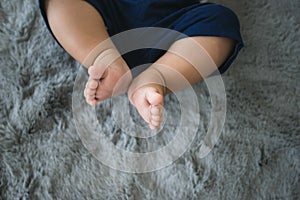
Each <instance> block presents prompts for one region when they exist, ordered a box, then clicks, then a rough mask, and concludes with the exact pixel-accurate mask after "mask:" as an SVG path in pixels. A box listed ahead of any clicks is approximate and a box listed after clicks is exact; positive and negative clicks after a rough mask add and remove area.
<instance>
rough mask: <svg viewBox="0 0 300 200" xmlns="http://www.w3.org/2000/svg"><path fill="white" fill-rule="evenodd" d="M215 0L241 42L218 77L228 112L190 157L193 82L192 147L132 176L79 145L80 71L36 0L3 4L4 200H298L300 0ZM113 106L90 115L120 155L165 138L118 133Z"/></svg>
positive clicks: (175, 109)
mask: <svg viewBox="0 0 300 200" xmlns="http://www.w3.org/2000/svg"><path fill="white" fill-rule="evenodd" d="M217 3H221V4H223V5H226V6H228V7H229V8H231V9H233V10H234V11H235V12H236V13H237V15H238V16H239V18H240V22H241V27H242V34H243V37H244V40H245V48H244V49H243V50H242V52H241V54H240V55H239V57H238V59H237V60H236V61H235V62H234V64H233V65H232V67H231V68H230V69H229V71H228V72H226V73H225V74H224V76H223V80H224V83H225V87H226V92H227V117H226V123H225V126H224V130H223V132H222V135H221V137H220V140H219V142H218V144H217V145H216V146H215V148H214V149H213V150H212V152H211V153H210V154H209V155H208V156H207V157H205V158H203V159H200V158H199V157H198V156H197V153H196V152H197V149H198V147H199V145H198V142H199V141H200V139H201V137H202V136H201V135H203V134H201V133H203V132H205V130H206V128H207V124H208V122H209V118H210V107H211V105H210V100H209V93H208V92H207V88H206V85H205V83H199V84H197V85H195V86H194V89H195V91H196V93H197V95H198V99H199V104H200V115H201V123H200V126H199V130H198V133H199V134H198V136H197V137H196V139H195V142H194V143H193V144H192V145H191V147H190V149H189V150H188V151H187V152H186V153H185V154H184V155H183V156H182V157H181V158H179V159H178V160H177V161H175V162H174V163H173V164H172V165H170V166H168V167H166V168H163V169H161V170H158V171H155V172H149V173H144V174H130V173H124V172H120V171H117V170H114V169H111V168H109V167H107V166H105V165H103V164H102V163H101V162H100V161H98V160H97V159H95V158H94V157H93V156H92V155H91V154H90V152H89V151H88V150H87V149H86V148H85V147H84V145H83V144H82V142H81V140H80V138H79V135H78V134H77V132H76V128H75V125H74V121H73V114H72V91H73V85H74V81H75V78H76V75H77V72H78V69H79V67H80V65H79V64H78V63H77V62H76V61H74V60H73V59H72V58H71V57H70V56H69V55H68V54H67V53H65V52H64V51H63V50H62V49H61V48H60V47H59V46H58V45H57V44H56V43H55V41H54V40H53V38H52V37H51V35H50V34H49V32H48V31H47V29H46V26H45V24H44V23H43V21H42V18H41V16H40V13H39V9H38V4H37V1H36V0H23V1H20V0H1V1H0V96H1V98H0V199H299V198H300V190H299V188H300V134H299V133H300V124H299V117H300V116H299V113H300V112H299V106H300V103H299V102H300V85H299V82H300V67H299V66H300V62H299V55H300V47H299V38H300V29H299V28H300V25H299V24H300V21H299V19H300V12H299V9H300V1H298V0H289V1H280V0H252V1H238V0H233V1H217ZM109 105H110V104H109V102H104V103H102V104H100V105H99V106H97V109H96V111H97V115H98V119H99V121H100V126H102V127H103V130H104V131H105V134H106V135H107V137H108V138H110V140H111V141H112V142H113V143H114V144H115V145H117V146H118V147H119V148H123V149H126V150H128V151H146V150H149V149H150V150H154V147H157V146H163V145H164V144H165V142H166V141H170V140H171V139H172V131H174V130H173V129H176V125H177V124H173V125H172V124H169V125H168V126H167V128H166V130H164V133H166V135H167V136H165V137H164V136H163V135H164V134H161V135H159V136H158V138H157V139H153V140H149V141H145V140H143V139H137V138H135V137H131V136H128V135H126V134H125V133H123V132H122V131H121V130H119V129H118V127H117V126H116V125H115V122H114V120H113V119H112V115H111V107H110V106H109ZM166 109H167V111H169V113H172V115H169V118H172V119H173V120H171V121H176V120H178V119H179V118H180V109H179V106H178V101H177V100H176V98H175V97H174V96H173V95H169V96H168V97H167V98H166ZM132 115H133V116H134V117H135V118H136V119H138V115H137V114H136V112H134V110H133V112H132ZM172 128H173V129H172ZM170 133H171V134H170ZM152 143H153V144H154V143H155V145H152Z"/></svg>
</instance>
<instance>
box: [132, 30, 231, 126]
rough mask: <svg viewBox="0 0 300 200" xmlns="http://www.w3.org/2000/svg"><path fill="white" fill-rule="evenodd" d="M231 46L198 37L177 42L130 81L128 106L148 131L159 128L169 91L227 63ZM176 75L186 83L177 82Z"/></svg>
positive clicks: (217, 39) (220, 39)
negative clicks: (138, 116)
mask: <svg viewBox="0 0 300 200" xmlns="http://www.w3.org/2000/svg"><path fill="white" fill-rule="evenodd" d="M195 44H196V45H195ZM234 45H235V41H233V40H231V39H228V38H223V37H202V36H201V37H200V36H199V37H192V38H184V39H181V40H178V41H176V42H175V43H174V44H173V45H172V46H171V47H170V49H169V50H168V52H167V53H165V54H164V55H163V56H162V57H161V58H160V59H158V60H157V61H156V62H155V63H154V64H153V65H152V66H150V67H149V68H148V69H147V70H145V71H144V72H143V73H141V74H140V75H139V76H138V77H137V78H136V79H135V80H133V83H132V84H131V86H130V88H129V91H128V97H129V100H130V102H131V103H132V104H133V105H134V106H135V107H136V108H137V110H138V111H139V113H140V115H141V116H142V117H143V119H144V120H145V121H146V122H148V123H149V126H150V128H151V129H156V128H158V127H159V126H160V123H161V121H162V116H163V115H162V110H163V109H162V108H163V97H164V95H165V94H166V93H168V92H171V91H170V90H169V88H172V91H173V92H174V91H177V90H180V89H183V88H185V87H187V86H188V85H187V84H195V83H197V82H199V81H201V80H203V77H207V76H208V75H210V74H211V73H212V72H214V71H215V70H216V69H217V67H219V66H221V65H222V64H223V63H224V62H225V61H226V59H227V58H228V56H229V55H230V54H231V52H232V50H233V48H234ZM199 47H200V48H199ZM191 63H193V64H194V65H193V64H191ZM163 66H167V67H163ZM154 69H155V71H156V72H154V71H153V70H154ZM197 69H198V70H197ZM199 71H200V72H201V74H200V73H199ZM178 74H180V75H181V76H183V77H184V78H185V79H186V80H187V81H186V82H183V81H179V80H180V78H179V77H178ZM153 82H155V83H153ZM164 87H166V88H164Z"/></svg>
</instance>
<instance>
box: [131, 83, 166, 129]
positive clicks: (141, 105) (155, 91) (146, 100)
mask: <svg viewBox="0 0 300 200" xmlns="http://www.w3.org/2000/svg"><path fill="white" fill-rule="evenodd" d="M163 91H164V89H163V86H161V85H158V84H149V85H146V86H143V87H141V88H138V89H137V90H135V92H134V93H133V94H132V95H131V98H130V102H131V103H132V104H133V105H134V106H135V107H136V109H137V110H138V112H139V113H140V115H141V116H142V118H143V119H144V120H145V121H146V122H147V123H148V124H149V126H150V128H151V129H152V130H153V129H157V128H158V127H159V126H160V124H161V122H162V119H163V103H164V94H163V93H164V92H163Z"/></svg>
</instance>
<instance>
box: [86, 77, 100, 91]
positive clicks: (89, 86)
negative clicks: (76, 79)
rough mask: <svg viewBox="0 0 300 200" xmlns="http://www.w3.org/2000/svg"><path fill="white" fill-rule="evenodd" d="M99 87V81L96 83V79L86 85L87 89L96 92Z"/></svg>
mask: <svg viewBox="0 0 300 200" xmlns="http://www.w3.org/2000/svg"><path fill="white" fill-rule="evenodd" d="M98 85H99V81H96V80H94V79H90V80H88V82H87V84H86V87H87V88H90V89H93V90H96V89H97V87H98Z"/></svg>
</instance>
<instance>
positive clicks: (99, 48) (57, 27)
mask: <svg viewBox="0 0 300 200" xmlns="http://www.w3.org/2000/svg"><path fill="white" fill-rule="evenodd" d="M46 10H47V18H48V20H49V24H50V27H51V30H52V32H53V34H54V35H55V37H56V39H57V40H58V41H59V43H60V44H61V45H62V46H63V48H64V49H65V50H66V51H67V52H68V53H69V54H70V55H71V56H73V57H74V58H75V59H76V60H77V61H79V62H80V63H82V64H83V65H84V66H85V67H87V68H89V70H88V73H89V79H88V81H87V83H86V88H85V91H84V96H85V98H86V101H87V103H89V104H90V105H95V104H96V103H97V102H99V101H102V100H105V99H107V98H109V97H111V95H112V92H113V90H114V87H115V85H116V83H117V82H118V80H119V79H120V78H121V77H122V76H123V75H124V74H127V77H126V78H124V79H122V80H124V84H122V87H123V88H122V89H120V92H119V93H123V92H125V91H126V90H127V88H128V86H129V84H130V82H131V75H130V73H126V72H128V71H129V67H128V66H127V64H126V62H125V61H124V60H123V58H122V57H121V56H120V55H119V53H118V51H117V49H116V48H115V46H114V45H113V43H112V41H110V39H109V35H108V33H107V31H106V27H105V24H104V22H103V19H102V17H101V16H100V14H99V13H98V12H97V11H96V9H95V8H94V7H92V6H91V5H90V4H88V3H87V2H85V1H82V0H47V1H46ZM103 41H105V43H102V42H103ZM99 44H102V45H99ZM109 57H112V58H117V59H115V60H114V61H113V62H111V60H109V61H107V58H109ZM102 58H103V59H102ZM104 58H106V59H104ZM108 63H109V65H108Z"/></svg>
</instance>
